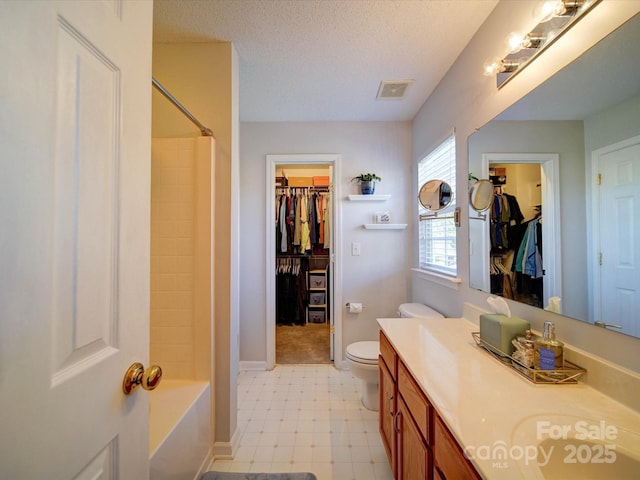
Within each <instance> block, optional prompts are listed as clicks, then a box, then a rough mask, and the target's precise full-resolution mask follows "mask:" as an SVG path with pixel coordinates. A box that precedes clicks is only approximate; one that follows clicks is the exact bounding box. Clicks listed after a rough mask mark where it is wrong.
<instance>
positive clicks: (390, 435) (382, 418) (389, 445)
mask: <svg viewBox="0 0 640 480" xmlns="http://www.w3.org/2000/svg"><path fill="white" fill-rule="evenodd" d="M379 365H380V367H379V374H378V375H379V378H378V379H379V381H378V385H379V386H380V409H379V410H378V420H379V426H380V435H381V436H382V444H383V445H384V449H385V450H386V451H387V457H389V463H390V464H391V469H392V471H395V470H394V464H395V460H394V457H395V452H394V450H395V441H394V437H395V431H394V428H393V418H394V416H395V414H396V384H395V382H394V381H393V377H392V376H391V373H390V372H389V369H388V368H387V366H386V364H385V363H384V361H382V357H380V361H379Z"/></svg>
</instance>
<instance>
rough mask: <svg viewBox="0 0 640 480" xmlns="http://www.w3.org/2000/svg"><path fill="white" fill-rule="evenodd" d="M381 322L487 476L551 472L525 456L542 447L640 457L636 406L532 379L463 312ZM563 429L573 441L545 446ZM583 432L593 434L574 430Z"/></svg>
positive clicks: (554, 454) (589, 459) (562, 454)
mask: <svg viewBox="0 0 640 480" xmlns="http://www.w3.org/2000/svg"><path fill="white" fill-rule="evenodd" d="M378 323H379V325H380V327H381V328H382V330H383V331H384V333H385V335H386V336H387V337H388V338H389V340H390V341H391V343H392V344H393V346H394V347H395V349H396V351H397V352H398V353H399V355H400V358H401V359H402V361H403V362H404V363H405V365H406V366H407V368H409V370H410V371H411V372H412V373H413V375H414V377H415V379H416V380H417V382H418V383H419V385H420V386H421V387H422V389H423V391H424V393H425V394H426V395H427V397H428V398H429V401H430V402H431V404H432V405H433V406H434V408H435V409H436V410H437V412H438V413H439V414H440V417H441V418H442V420H443V421H444V422H445V423H446V425H447V426H448V427H449V430H450V431H451V433H452V434H453V435H454V436H455V438H456V439H457V441H458V443H459V444H460V445H461V446H462V447H463V449H466V451H468V452H469V453H470V454H471V455H472V458H471V461H472V462H473V464H474V465H475V466H476V469H477V470H478V471H479V472H480V473H481V475H482V476H483V477H485V478H488V479H509V480H512V479H514V478H526V479H540V478H549V473H548V471H547V473H545V469H541V468H539V466H538V459H527V458H526V457H527V456H531V457H533V455H534V454H536V453H538V454H540V452H541V451H542V452H544V453H545V454H546V455H549V454H550V456H548V458H549V459H551V462H550V463H552V462H557V461H560V462H561V463H563V464H564V463H566V462H565V460H568V461H571V460H572V459H577V460H576V461H578V463H581V462H582V463H590V464H591V463H595V462H601V461H603V460H605V459H607V460H608V461H612V460H613V457H612V456H611V451H612V450H614V451H615V456H616V458H615V461H616V462H622V460H623V459H624V457H625V456H626V455H628V456H630V457H633V458H634V459H639V460H638V461H640V414H639V413H638V412H635V411H633V410H631V409H629V408H628V407H626V406H624V405H622V404H621V403H618V402H616V401H614V400H612V399H611V398H609V397H607V396H605V395H603V394H602V393H600V392H598V391H597V390H595V389H593V388H591V387H589V386H587V385H584V384H577V385H536V384H533V383H532V382H530V381H529V380H527V379H526V378H524V377H522V376H521V375H520V374H518V373H517V372H516V371H514V370H513V369H511V367H509V366H508V365H502V364H501V363H500V361H499V360H498V359H496V358H494V357H492V356H491V355H490V354H489V353H487V352H486V351H484V350H483V349H481V348H480V347H478V346H477V345H476V343H475V341H474V340H473V338H472V336H471V332H474V331H477V330H478V329H477V326H475V325H474V324H472V323H471V322H469V321H467V320H466V319H464V318H444V319H442V318H441V319H429V318H383V319H378ZM561 428H564V430H565V431H566V432H567V433H566V436H567V437H568V439H569V440H568V442H567V443H569V444H572V445H574V446H575V448H573V447H571V446H570V447H567V450H564V448H565V447H566V445H561V444H553V445H550V444H543V445H542V447H540V443H541V442H542V441H543V440H544V439H545V438H547V437H548V436H549V432H551V433H555V432H558V433H559V432H560V429H561ZM581 432H587V433H588V434H589V435H591V436H592V437H593V438H594V441H593V442H592V443H589V442H587V441H584V440H583V439H580V438H575V437H574V435H575V434H576V433H581ZM559 436H562V435H561V434H560V435H559ZM594 443H599V444H604V445H607V449H605V450H604V451H603V449H602V445H594ZM550 447H553V450H551V449H550ZM505 452H506V457H504V456H502V457H501V456H500V453H503V454H504V453H505ZM577 455H580V456H579V457H578V456H577ZM519 457H520V458H519ZM540 459H541V460H542V461H543V459H542V457H540ZM620 465H621V463H618V464H617V466H620ZM568 467H572V466H571V465H568ZM579 467H580V466H578V467H576V468H579ZM592 467H593V468H594V469H598V468H603V467H610V465H607V464H606V462H605V464H600V465H595V466H592V465H589V468H592ZM601 472H602V471H601ZM604 472H606V473H610V471H607V470H605V471H604ZM565 475H566V472H565ZM636 475H637V471H636ZM564 478H568V477H566V476H565V477H564ZM575 478H578V477H575ZM610 478H615V477H613V476H610ZM617 478H621V477H619V476H618V477H617ZM630 478H631V477H630ZM636 478H637V477H636Z"/></svg>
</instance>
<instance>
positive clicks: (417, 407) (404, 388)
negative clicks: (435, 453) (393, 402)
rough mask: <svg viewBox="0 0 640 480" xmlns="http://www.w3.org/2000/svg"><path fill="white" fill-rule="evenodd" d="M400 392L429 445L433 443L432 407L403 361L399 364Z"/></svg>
mask: <svg viewBox="0 0 640 480" xmlns="http://www.w3.org/2000/svg"><path fill="white" fill-rule="evenodd" d="M398 392H399V393H400V396H401V397H402V398H403V399H404V401H405V403H406V404H407V407H408V408H409V411H410V412H411V415H412V416H413V418H414V419H415V421H416V424H417V427H418V429H419V430H420V433H421V434H422V436H423V438H424V439H425V441H426V442H427V444H430V443H431V441H432V440H431V434H430V425H431V419H430V416H431V405H430V404H429V402H428V401H427V399H426V397H425V396H424V394H423V393H422V390H421V389H420V387H418V385H417V384H416V382H415V380H414V379H413V377H412V376H411V373H409V369H407V367H405V365H404V363H402V361H399V362H398Z"/></svg>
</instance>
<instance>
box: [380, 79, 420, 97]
mask: <svg viewBox="0 0 640 480" xmlns="http://www.w3.org/2000/svg"><path fill="white" fill-rule="evenodd" d="M412 83H413V80H383V81H381V82H380V88H378V95H377V96H376V98H378V99H400V98H404V94H405V93H406V92H407V88H409V85H411V84H412Z"/></svg>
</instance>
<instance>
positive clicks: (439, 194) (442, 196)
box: [418, 180, 453, 212]
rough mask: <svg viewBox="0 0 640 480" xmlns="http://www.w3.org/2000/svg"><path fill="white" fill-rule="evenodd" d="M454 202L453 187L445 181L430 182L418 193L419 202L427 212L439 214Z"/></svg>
mask: <svg viewBox="0 0 640 480" xmlns="http://www.w3.org/2000/svg"><path fill="white" fill-rule="evenodd" d="M451 200H453V191H452V190H451V186H450V185H449V184H448V183H447V182H445V181H443V180H429V181H428V182H426V183H425V184H424V185H422V187H420V192H419V193H418V201H419V202H420V205H422V206H423V207H424V208H426V209H427V210H431V211H432V212H437V211H438V210H442V209H443V208H445V207H446V206H447V205H449V204H450V203H451Z"/></svg>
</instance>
